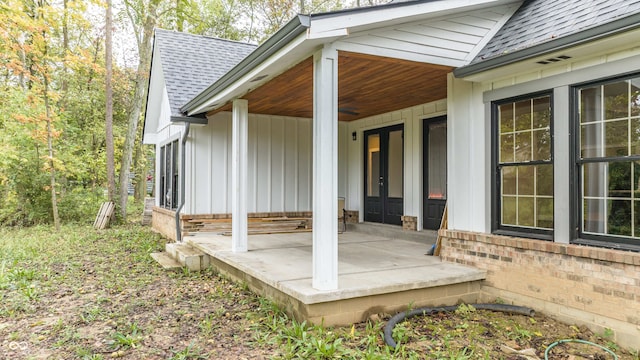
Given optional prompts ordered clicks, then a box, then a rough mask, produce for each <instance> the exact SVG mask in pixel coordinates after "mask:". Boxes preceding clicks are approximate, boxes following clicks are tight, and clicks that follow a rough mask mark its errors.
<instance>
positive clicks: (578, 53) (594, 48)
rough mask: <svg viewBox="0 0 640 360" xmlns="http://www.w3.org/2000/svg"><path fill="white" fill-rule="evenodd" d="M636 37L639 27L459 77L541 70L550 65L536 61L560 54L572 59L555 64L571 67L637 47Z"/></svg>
mask: <svg viewBox="0 0 640 360" xmlns="http://www.w3.org/2000/svg"><path fill="white" fill-rule="evenodd" d="M638 38H640V29H635V30H631V31H628V32H625V33H622V34H617V35H613V36H610V37H605V38H603V39H599V40H596V41H591V42H587V43H585V44H580V45H576V46H572V47H567V48H564V49H559V50H555V51H553V52H548V53H541V54H540V55H538V56H536V57H531V58H526V59H524V60H521V61H518V62H515V63H512V64H507V65H503V66H500V67H498V68H495V69H490V70H486V71H483V72H479V73H476V74H473V75H468V76H464V77H461V79H464V80H467V81H473V82H480V83H481V82H490V81H494V80H497V79H504V78H507V77H512V76H516V75H519V74H525V73H530V72H532V71H536V70H538V71H543V70H547V69H550V68H551V66H550V65H541V64H538V63H537V61H540V60H545V59H548V58H553V57H556V56H560V55H567V56H571V57H572V59H569V60H567V61H566V62H565V61H563V62H559V63H556V65H555V66H563V65H564V66H566V67H570V68H573V66H574V65H572V63H574V62H576V61H581V60H584V59H589V58H595V57H602V56H606V55H607V54H610V53H613V52H622V51H626V50H631V49H635V48H637V47H638V46H637V44H638Z"/></svg>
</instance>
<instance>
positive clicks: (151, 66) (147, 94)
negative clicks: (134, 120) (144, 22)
mask: <svg viewBox="0 0 640 360" xmlns="http://www.w3.org/2000/svg"><path fill="white" fill-rule="evenodd" d="M155 30H156V29H154V30H153V42H152V43H151V61H150V65H149V79H148V81H147V91H146V97H145V102H144V104H145V106H144V117H143V118H142V142H143V143H144V136H145V134H147V114H148V113H149V111H148V110H149V109H148V108H149V89H151V71H152V70H153V53H154V51H155V48H156V36H155V32H156V31H155Z"/></svg>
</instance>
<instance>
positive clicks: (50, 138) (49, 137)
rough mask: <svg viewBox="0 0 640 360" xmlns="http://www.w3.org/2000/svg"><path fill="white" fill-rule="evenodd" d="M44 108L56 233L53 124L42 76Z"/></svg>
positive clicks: (46, 80) (58, 224) (47, 82)
mask: <svg viewBox="0 0 640 360" xmlns="http://www.w3.org/2000/svg"><path fill="white" fill-rule="evenodd" d="M44 108H45V115H46V117H47V149H48V150H49V177H50V179H51V210H52V211H53V224H54V226H55V228H56V231H60V217H59V216H58V199H57V196H56V168H55V166H54V162H53V124H51V110H50V109H49V80H48V79H47V75H46V74H44Z"/></svg>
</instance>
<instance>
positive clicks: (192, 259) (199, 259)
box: [165, 243, 210, 271]
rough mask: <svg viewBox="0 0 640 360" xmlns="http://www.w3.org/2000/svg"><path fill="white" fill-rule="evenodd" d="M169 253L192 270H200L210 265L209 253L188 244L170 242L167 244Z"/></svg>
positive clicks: (166, 247) (166, 248)
mask: <svg viewBox="0 0 640 360" xmlns="http://www.w3.org/2000/svg"><path fill="white" fill-rule="evenodd" d="M165 250H166V252H167V254H168V255H169V256H170V257H171V258H173V259H174V260H175V261H176V262H178V263H179V264H180V265H181V266H185V267H186V268H188V269H189V270H191V271H200V270H204V269H206V268H208V267H209V265H210V258H209V255H207V254H205V253H204V252H202V251H200V250H198V249H196V248H194V247H192V246H191V245H188V244H181V243H169V244H167V245H166V246H165Z"/></svg>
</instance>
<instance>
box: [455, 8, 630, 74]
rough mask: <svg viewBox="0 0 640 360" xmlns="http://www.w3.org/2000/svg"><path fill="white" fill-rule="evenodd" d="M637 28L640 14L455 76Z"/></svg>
mask: <svg viewBox="0 0 640 360" xmlns="http://www.w3.org/2000/svg"><path fill="white" fill-rule="evenodd" d="M636 28H640V14H634V15H631V16H627V17H625V18H622V19H618V20H615V21H612V22H609V23H606V24H603V25H599V26H595V27H592V28H590V29H587V30H583V31H578V32H577V33H573V34H570V35H567V36H563V37H561V38H558V39H556V40H551V41H547V42H544V43H542V44H538V45H534V46H531V47H528V48H525V49H522V50H516V51H514V52H511V53H507V54H504V55H500V56H497V57H493V58H490V59H488V60H484V61H480V62H478V63H475V64H470V65H466V66H462V67H459V68H457V69H455V70H453V75H454V76H455V77H456V78H464V77H466V76H470V75H475V74H478V73H481V72H483V71H487V70H493V69H496V68H499V67H501V66H505V65H510V64H513V63H516V62H519V61H523V60H527V59H531V58H534V57H537V56H541V55H545V54H549V53H552V52H556V51H561V50H565V49H567V48H570V47H574V46H576V45H581V44H584V43H588V42H591V41H595V40H600V39H603V38H606V37H609V36H613V35H616V34H620V33H623V32H625V31H629V30H633V29H636Z"/></svg>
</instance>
